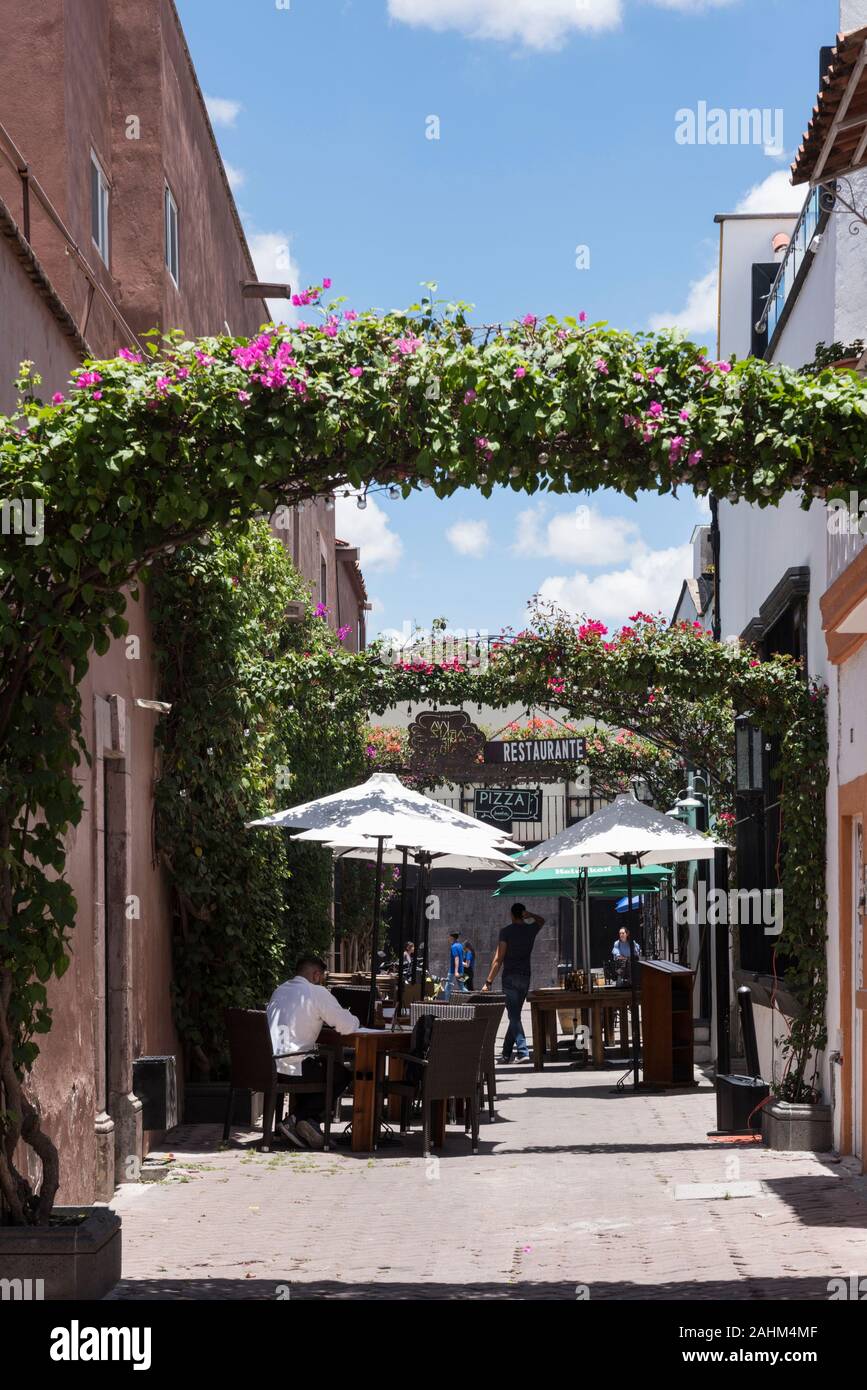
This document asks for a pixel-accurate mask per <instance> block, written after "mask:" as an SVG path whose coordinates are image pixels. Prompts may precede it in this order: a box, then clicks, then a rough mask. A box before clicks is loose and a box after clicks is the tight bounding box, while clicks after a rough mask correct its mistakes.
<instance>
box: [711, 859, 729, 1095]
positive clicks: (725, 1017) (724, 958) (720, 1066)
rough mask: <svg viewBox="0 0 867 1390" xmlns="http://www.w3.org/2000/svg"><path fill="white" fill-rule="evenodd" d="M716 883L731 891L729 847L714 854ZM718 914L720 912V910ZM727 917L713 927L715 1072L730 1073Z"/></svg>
mask: <svg viewBox="0 0 867 1390" xmlns="http://www.w3.org/2000/svg"><path fill="white" fill-rule="evenodd" d="M714 887H715V888H718V889H720V891H721V892H722V893H724V894H725V895H726V897H725V901H726V903H728V891H729V856H728V850H725V849H718V850H717V851H716V852H715V854H714ZM717 916H719V914H717ZM723 918H724V920H723V921H722V922H719V921H717V922H715V923H714V928H713V939H714V961H715V964H716V990H715V1001H714V1002H715V1010H714V1011H715V1013H716V1074H717V1076H728V1074H729V1072H730V1071H731V1051H730V1044H729V1037H730V1027H729V928H728V912H724V913H723Z"/></svg>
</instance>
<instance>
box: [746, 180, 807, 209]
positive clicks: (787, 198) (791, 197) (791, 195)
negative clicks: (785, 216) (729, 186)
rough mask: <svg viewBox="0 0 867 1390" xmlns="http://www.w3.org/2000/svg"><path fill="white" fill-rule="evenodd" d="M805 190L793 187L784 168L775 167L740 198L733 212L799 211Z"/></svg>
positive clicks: (805, 194)
mask: <svg viewBox="0 0 867 1390" xmlns="http://www.w3.org/2000/svg"><path fill="white" fill-rule="evenodd" d="M806 196H807V190H806V189H805V188H803V187H801V188H794V187H793V186H792V184H791V183H790V182H789V174H788V170H786V169H775V170H774V172H773V173H772V174H768V177H767V178H766V179H762V181H761V183H757V184H755V185H754V186H753V187H752V188H751V189H750V191H749V192H748V193H745V194H744V196H743V198H741V200H740V202H739V203H738V205H737V207H736V208H735V212H748V213H756V212H800V211H801V208H802V207H803V206H804V200H805V198H806Z"/></svg>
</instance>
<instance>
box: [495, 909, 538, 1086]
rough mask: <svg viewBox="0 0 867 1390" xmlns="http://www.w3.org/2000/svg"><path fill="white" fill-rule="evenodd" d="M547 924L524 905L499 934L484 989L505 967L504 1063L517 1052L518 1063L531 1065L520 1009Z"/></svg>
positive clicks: (516, 911) (515, 912) (502, 1059)
mask: <svg viewBox="0 0 867 1390" xmlns="http://www.w3.org/2000/svg"><path fill="white" fill-rule="evenodd" d="M544 925H545V918H544V917H539V916H537V914H536V913H535V912H527V910H526V908H525V907H524V904H523V903H515V904H514V905H513V907H512V920H511V922H509V924H508V926H505V927H503V929H502V931H501V932H500V940H499V943H498V945H497V950H496V953H495V955H494V959H493V960H492V961H491V968H490V970H489V971H488V975H487V979H486V980H485V983H484V985H483V990H489V989H490V988H491V985H492V984H493V983H494V980H495V979H496V977H497V973H498V971H499V970H500V967H501V966H502V970H503V991H504V993H505V995H506V1012H507V1013H508V1015H509V1026H508V1028H507V1030H506V1036H505V1038H504V1040H503V1055H502V1057H501V1059H500V1060H501V1061H503V1062H511V1060H512V1049H513V1048H514V1049H515V1051H516V1052H517V1060H518V1061H519V1062H529V1060H530V1049H529V1047H528V1046H527V1039H526V1038H525V1037H524V1026H523V1024H522V1022H521V1010H522V1009H523V1007H524V1000H525V999H526V998H527V994H528V992H529V989H530V956H531V955H532V952H533V946H534V945H535V942H536V937H537V936H538V935H539V932H540V931H541V930H542V928H543V927H544Z"/></svg>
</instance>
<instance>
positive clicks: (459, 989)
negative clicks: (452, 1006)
mask: <svg viewBox="0 0 867 1390" xmlns="http://www.w3.org/2000/svg"><path fill="white" fill-rule="evenodd" d="M466 992H467V991H466V987H465V985H464V983H463V981H462V980H458V979H456V977H455V976H454V975H449V977H448V979H447V980H446V987H445V990H444V991H443V998H444V999H451V997H452V995H453V994H466Z"/></svg>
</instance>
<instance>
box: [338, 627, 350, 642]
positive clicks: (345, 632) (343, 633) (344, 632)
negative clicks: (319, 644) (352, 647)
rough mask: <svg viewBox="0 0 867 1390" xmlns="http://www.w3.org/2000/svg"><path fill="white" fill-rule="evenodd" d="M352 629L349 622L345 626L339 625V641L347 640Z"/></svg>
mask: <svg viewBox="0 0 867 1390" xmlns="http://www.w3.org/2000/svg"><path fill="white" fill-rule="evenodd" d="M351 631H352V628H351V626H350V625H349V624H348V623H347V625H346V626H345V627H339V628H338V629H337V640H338V641H339V642H345V641H346V639H347V637H348V636H349V634H350V632H351Z"/></svg>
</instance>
